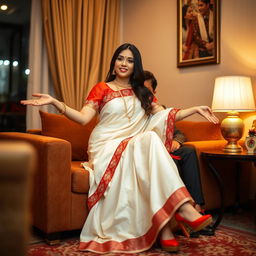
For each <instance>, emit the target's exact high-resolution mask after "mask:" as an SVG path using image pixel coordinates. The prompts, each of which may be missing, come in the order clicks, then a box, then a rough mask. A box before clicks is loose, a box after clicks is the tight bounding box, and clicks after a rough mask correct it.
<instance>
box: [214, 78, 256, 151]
mask: <svg viewBox="0 0 256 256" xmlns="http://www.w3.org/2000/svg"><path fill="white" fill-rule="evenodd" d="M212 110H213V112H227V117H226V118H225V119H224V120H223V121H222V122H221V126H220V129H221V134H222V136H223V137H224V139H225V140H227V144H226V145H225V147H224V149H223V151H224V152H227V153H239V152H242V147H241V146H239V145H238V143H237V142H238V140H240V139H241V137H242V135H243V129H244V123H243V120H242V119H241V118H239V112H251V111H255V102H254V97H253V91H252V83H251V79H250V77H247V76H221V77H217V78H216V79H215V85H214V93H213V100H212Z"/></svg>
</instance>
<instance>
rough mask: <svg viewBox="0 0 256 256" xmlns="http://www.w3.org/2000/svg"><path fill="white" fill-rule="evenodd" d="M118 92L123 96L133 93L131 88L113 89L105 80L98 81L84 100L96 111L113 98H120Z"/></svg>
mask: <svg viewBox="0 0 256 256" xmlns="http://www.w3.org/2000/svg"><path fill="white" fill-rule="evenodd" d="M120 93H121V94H122V95H123V96H132V95H134V93H133V90H132V89H131V88H128V89H122V90H120V91H114V90H112V89H111V88H110V87H109V86H108V85H107V84H106V83H105V82H100V83H98V84H96V85H95V86H94V87H93V88H92V90H91V91H90V93H89V95H88V97H87V99H86V101H85V105H91V106H92V107H93V108H94V109H95V110H96V111H99V112H100V111H101V109H102V108H103V107H104V106H105V104H106V103H108V102H109V101H111V100H113V99H114V98H120V97H121V95H120Z"/></svg>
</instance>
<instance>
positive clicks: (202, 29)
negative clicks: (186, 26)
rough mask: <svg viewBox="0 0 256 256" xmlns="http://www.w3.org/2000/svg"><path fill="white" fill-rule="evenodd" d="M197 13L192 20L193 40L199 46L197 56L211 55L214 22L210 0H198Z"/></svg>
mask: <svg viewBox="0 0 256 256" xmlns="http://www.w3.org/2000/svg"><path fill="white" fill-rule="evenodd" d="M197 6H198V14H197V17H196V19H194V22H193V41H194V42H195V43H196V44H197V45H198V47H199V57H209V56H213V49H214V22H213V12H212V10H211V3H210V0H198V4H197Z"/></svg>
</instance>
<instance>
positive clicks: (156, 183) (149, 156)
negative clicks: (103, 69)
mask: <svg viewBox="0 0 256 256" xmlns="http://www.w3.org/2000/svg"><path fill="white" fill-rule="evenodd" d="M120 93H121V94H122V97H121V95H120ZM86 104H91V105H93V107H95V108H96V109H97V110H99V114H100V121H99V123H98V125H97V126H96V127H95V129H94V130H93V132H92V134H91V137H90V140H89V146H88V153H89V159H90V161H89V162H90V166H92V169H90V168H89V172H90V191H89V197H88V207H89V209H90V212H89V215H88V217H87V219H86V222H85V224H84V227H83V229H82V232H81V235H80V246H79V248H80V250H86V251H92V252H96V253H108V252H122V253H135V252H140V251H145V250H147V249H149V248H150V247H151V246H152V245H153V243H154V242H155V240H156V238H157V235H158V233H159V231H160V230H161V228H162V227H163V226H164V225H165V224H166V223H167V222H168V221H169V220H170V219H171V218H172V216H173V214H174V212H175V211H176V209H177V208H179V207H180V206H181V205H182V204H183V203H184V202H187V201H189V200H192V199H191V197H190V195H189V193H188V191H187V190H186V189H185V187H184V184H183V182H182V180H181V178H180V176H179V174H178V170H177V168H176V165H175V163H174V161H173V160H172V158H171V157H170V155H169V153H168V150H169V149H170V146H171V143H172V135H173V129H174V121H175V115H176V112H177V111H178V110H176V109H170V108H169V109H166V110H164V111H161V112H158V113H157V114H155V115H153V116H150V117H148V116H146V115H145V112H144V110H143V109H142V107H141V104H140V101H139V100H138V99H137V98H136V97H135V95H134V93H133V91H132V89H123V90H121V91H119V92H116V91H113V90H112V89H111V88H110V87H108V85H107V84H105V83H99V84H97V85H96V86H95V87H94V88H93V90H92V91H91V93H90V94H89V96H88V98H87V101H86ZM126 110H127V113H128V114H129V115H130V116H129V115H128V116H129V117H130V120H129V118H128V117H127V113H126Z"/></svg>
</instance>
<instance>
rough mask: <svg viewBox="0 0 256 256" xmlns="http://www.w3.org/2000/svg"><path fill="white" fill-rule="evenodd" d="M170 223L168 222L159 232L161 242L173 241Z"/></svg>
mask: <svg viewBox="0 0 256 256" xmlns="http://www.w3.org/2000/svg"><path fill="white" fill-rule="evenodd" d="M169 224H170V223H169V222H168V223H167V224H166V225H165V226H164V227H163V228H162V230H161V234H160V238H161V240H172V239H174V238H175V237H174V235H173V233H172V231H171V227H170V225H169Z"/></svg>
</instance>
